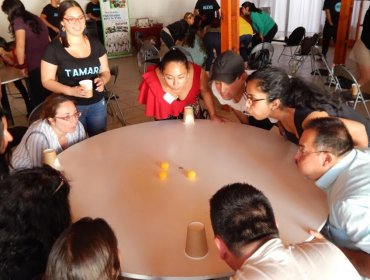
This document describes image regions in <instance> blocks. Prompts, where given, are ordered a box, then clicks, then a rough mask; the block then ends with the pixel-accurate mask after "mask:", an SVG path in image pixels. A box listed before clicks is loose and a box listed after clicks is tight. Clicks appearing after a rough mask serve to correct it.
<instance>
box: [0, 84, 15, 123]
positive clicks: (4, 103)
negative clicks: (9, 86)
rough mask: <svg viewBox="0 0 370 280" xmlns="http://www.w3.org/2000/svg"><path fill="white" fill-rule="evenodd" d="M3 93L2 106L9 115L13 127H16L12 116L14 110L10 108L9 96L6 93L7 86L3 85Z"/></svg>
mask: <svg viewBox="0 0 370 280" xmlns="http://www.w3.org/2000/svg"><path fill="white" fill-rule="evenodd" d="M1 92H2V98H1V105H2V106H3V108H4V110H5V113H6V115H7V119H8V121H9V123H10V124H11V125H14V119H13V115H12V110H11V108H10V104H9V99H8V94H7V92H6V86H5V84H2V85H1Z"/></svg>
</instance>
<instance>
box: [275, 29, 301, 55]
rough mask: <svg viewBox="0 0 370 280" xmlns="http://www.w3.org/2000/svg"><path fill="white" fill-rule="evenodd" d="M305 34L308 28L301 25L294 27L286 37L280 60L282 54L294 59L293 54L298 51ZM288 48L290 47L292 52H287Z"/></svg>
mask: <svg viewBox="0 0 370 280" xmlns="http://www.w3.org/2000/svg"><path fill="white" fill-rule="evenodd" d="M305 35H306V29H305V28H304V27H302V26H300V27H297V28H296V29H294V30H293V32H292V34H290V36H289V37H285V45H284V48H283V50H282V51H281V54H280V55H279V58H278V62H279V61H280V58H281V56H289V57H290V59H292V58H293V54H294V53H295V52H296V51H297V48H298V47H299V44H300V43H301V41H302V40H303V38H304V36H305ZM286 48H289V50H290V54H285V49H286ZM293 49H294V51H293Z"/></svg>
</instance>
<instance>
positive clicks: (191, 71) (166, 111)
mask: <svg viewBox="0 0 370 280" xmlns="http://www.w3.org/2000/svg"><path fill="white" fill-rule="evenodd" d="M139 90H140V93H139V102H140V103H141V104H145V105H146V110H145V113H146V115H147V116H153V117H154V118H155V119H156V120H163V119H176V118H181V116H182V113H183V111H184V107H185V106H192V107H193V108H194V115H195V118H201V117H202V112H201V108H200V105H199V93H200V94H201V96H202V98H203V100H204V103H205V104H206V106H207V109H208V112H209V115H210V118H211V119H212V120H219V121H220V120H221V119H220V118H219V117H218V116H217V115H216V111H215V106H214V103H213V99H212V94H211V90H210V88H209V86H208V76H207V74H206V72H205V71H204V70H203V69H202V68H201V67H200V66H198V65H196V64H193V63H191V62H188V61H187V59H186V56H185V55H184V54H183V53H182V52H181V51H180V50H178V49H171V50H170V51H169V52H168V53H166V55H165V56H164V57H163V59H162V61H161V62H160V64H159V65H158V67H156V68H154V69H152V70H151V71H149V72H147V73H145V74H144V75H143V80H142V82H141V85H140V88H139Z"/></svg>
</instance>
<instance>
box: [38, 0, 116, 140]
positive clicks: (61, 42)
mask: <svg viewBox="0 0 370 280" xmlns="http://www.w3.org/2000/svg"><path fill="white" fill-rule="evenodd" d="M58 19H59V25H60V26H59V28H60V29H61V32H60V35H59V36H58V37H57V38H56V39H55V40H53V41H52V42H51V43H50V45H49V46H48V48H47V49H46V51H45V54H44V58H43V60H42V61H41V78H42V83H43V85H44V87H45V88H47V89H49V90H51V91H53V92H55V93H61V94H64V95H67V96H70V98H71V99H72V100H74V101H75V102H76V104H77V108H78V111H80V112H81V113H82V115H81V117H80V122H81V123H82V124H83V125H84V127H85V130H86V131H87V133H88V134H89V136H90V137H91V136H93V135H96V134H98V133H101V132H104V131H105V130H106V124H107V112H106V108H105V100H104V95H103V94H102V92H103V90H104V85H105V84H106V83H108V81H109V79H110V72H109V65H108V58H107V54H106V50H105V48H104V46H103V45H102V44H101V43H100V42H99V40H97V39H95V38H89V37H88V36H86V35H85V34H84V30H85V27H86V19H85V14H84V12H83V10H82V8H81V6H80V5H79V4H78V3H77V2H76V1H74V0H66V1H63V2H62V3H61V4H60V6H59V16H58ZM82 80H92V81H93V93H92V96H91V91H89V90H86V89H84V87H82V86H80V85H79V82H80V81H82Z"/></svg>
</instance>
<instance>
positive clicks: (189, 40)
mask: <svg viewBox="0 0 370 280" xmlns="http://www.w3.org/2000/svg"><path fill="white" fill-rule="evenodd" d="M201 24H202V18H201V17H200V16H195V18H194V24H193V25H191V26H189V29H188V32H187V33H186V35H185V38H184V43H183V45H184V46H186V47H190V48H194V42H195V38H196V35H197V32H198V31H199V30H200V25H201Z"/></svg>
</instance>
